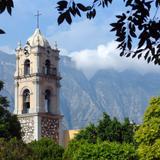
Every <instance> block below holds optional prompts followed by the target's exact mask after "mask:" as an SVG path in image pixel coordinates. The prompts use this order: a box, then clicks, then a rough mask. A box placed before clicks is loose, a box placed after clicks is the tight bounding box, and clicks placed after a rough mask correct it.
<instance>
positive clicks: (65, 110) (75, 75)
mask: <svg viewBox="0 0 160 160" xmlns="http://www.w3.org/2000/svg"><path fill="white" fill-rule="evenodd" d="M15 60H16V57H15V55H10V54H6V53H4V52H0V76H1V80H3V81H4V82H5V88H4V90H3V92H2V94H3V95H5V96H7V97H9V100H10V102H11V106H12V107H11V110H12V111H13V105H14V96H13V95H14V78H13V75H14V71H15ZM60 73H61V76H62V80H61V85H62V87H61V90H60V108H61V113H62V114H63V115H64V121H63V125H64V126H65V128H68V129H78V128H83V127H84V126H86V125H87V124H88V123H90V122H93V123H96V122H97V121H98V120H99V119H100V118H101V116H102V114H103V112H107V113H108V114H109V115H110V116H111V117H114V116H115V117H117V118H118V119H120V120H123V118H124V117H129V118H130V120H133V121H135V122H136V123H140V122H141V120H142V116H143V113H144V111H145V109H146V106H147V103H148V101H149V99H150V97H152V96H157V95H160V87H158V86H160V73H146V74H140V73H138V72H137V71H133V70H125V71H122V72H118V71H116V70H113V69H106V70H104V69H103V70H99V71H97V72H96V73H95V75H94V76H93V77H91V78H90V79H88V78H87V77H86V76H85V74H84V73H83V72H82V71H81V70H79V69H77V68H76V64H75V62H74V61H72V59H71V58H70V57H67V56H61V59H60Z"/></svg>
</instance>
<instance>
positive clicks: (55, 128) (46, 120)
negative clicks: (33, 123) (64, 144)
mask: <svg viewBox="0 0 160 160" xmlns="http://www.w3.org/2000/svg"><path fill="white" fill-rule="evenodd" d="M41 136H42V137H48V138H52V139H54V140H55V141H56V142H58V140H59V119H53V118H51V117H41Z"/></svg>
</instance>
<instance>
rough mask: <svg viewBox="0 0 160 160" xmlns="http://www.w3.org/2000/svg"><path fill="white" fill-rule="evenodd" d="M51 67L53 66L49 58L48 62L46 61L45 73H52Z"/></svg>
mask: <svg viewBox="0 0 160 160" xmlns="http://www.w3.org/2000/svg"><path fill="white" fill-rule="evenodd" d="M50 67H51V63H50V61H49V60H48V59H47V60H46V62H45V74H50Z"/></svg>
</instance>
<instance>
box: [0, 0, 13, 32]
mask: <svg viewBox="0 0 160 160" xmlns="http://www.w3.org/2000/svg"><path fill="white" fill-rule="evenodd" d="M13 7H14V4H13V0H0V14H1V13H3V12H4V11H5V10H7V12H8V13H9V14H10V15H11V14H12V8H13ZM4 33H5V32H4V31H3V30H2V29H0V34H4Z"/></svg>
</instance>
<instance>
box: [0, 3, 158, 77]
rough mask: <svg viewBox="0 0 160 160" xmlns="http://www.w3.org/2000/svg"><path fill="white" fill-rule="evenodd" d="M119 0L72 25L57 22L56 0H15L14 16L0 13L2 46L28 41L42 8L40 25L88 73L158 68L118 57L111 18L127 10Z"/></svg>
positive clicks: (7, 47) (7, 49)
mask: <svg viewBox="0 0 160 160" xmlns="http://www.w3.org/2000/svg"><path fill="white" fill-rule="evenodd" d="M121 1H122V0H116V1H114V2H115V3H113V4H112V6H111V7H109V8H107V9H99V10H98V12H97V16H96V18H95V19H94V20H92V21H89V20H87V19H86V18H85V16H82V18H76V19H74V22H73V24H72V25H68V24H66V23H63V24H62V25H60V26H58V24H57V16H58V14H57V11H56V9H55V7H56V2H57V1H56V0H33V1H30V0H14V5H15V6H14V9H13V12H12V16H9V14H8V13H7V12H5V13H3V14H1V15H0V28H2V29H4V30H5V31H6V34H5V35H0V50H3V51H5V52H7V53H14V49H15V48H16V47H17V43H18V42H19V41H21V42H22V45H25V43H26V41H27V39H28V38H29V37H30V36H31V35H32V33H33V32H34V30H35V28H36V17H35V16H34V15H35V14H36V12H37V10H39V11H40V12H41V13H42V16H41V17H40V29H41V31H42V33H43V35H44V36H45V37H46V38H47V39H48V40H49V42H50V44H51V45H52V46H53V45H54V43H55V41H57V43H58V46H59V48H60V49H61V54H67V55H70V56H71V57H72V58H73V60H74V61H75V62H76V64H77V67H78V68H79V69H81V70H83V71H84V72H85V73H86V74H91V75H92V74H94V73H95V72H96V71H97V70H99V69H105V68H114V69H118V70H124V69H128V68H133V69H136V70H139V71H141V72H144V71H145V72H146V71H147V72H148V71H159V67H154V66H153V65H146V63H145V62H140V61H137V60H132V59H127V58H121V57H119V54H118V52H119V51H118V50H115V48H116V44H115V42H114V41H113V40H114V39H115V37H114V34H113V33H111V32H109V31H110V29H111V27H110V25H109V23H110V22H113V21H114V20H115V15H117V14H118V13H121V12H122V11H124V6H123V5H122V4H121V3H120V2H121Z"/></svg>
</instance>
